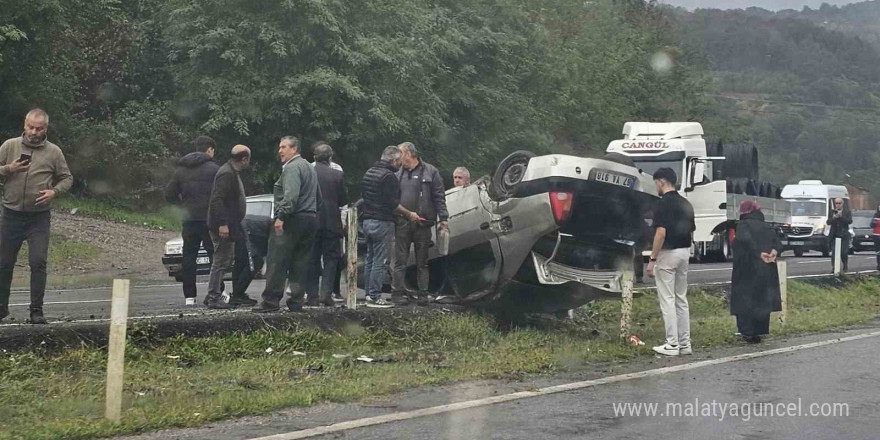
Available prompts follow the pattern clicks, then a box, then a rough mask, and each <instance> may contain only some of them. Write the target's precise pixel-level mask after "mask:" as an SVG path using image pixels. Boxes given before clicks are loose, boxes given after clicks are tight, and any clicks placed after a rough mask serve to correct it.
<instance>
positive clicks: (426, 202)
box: [391, 142, 449, 305]
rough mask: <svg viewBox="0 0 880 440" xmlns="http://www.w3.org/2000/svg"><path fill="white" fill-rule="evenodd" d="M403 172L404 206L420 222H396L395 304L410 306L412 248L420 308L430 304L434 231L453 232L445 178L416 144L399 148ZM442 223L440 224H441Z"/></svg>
mask: <svg viewBox="0 0 880 440" xmlns="http://www.w3.org/2000/svg"><path fill="white" fill-rule="evenodd" d="M398 147H399V148H400V161H401V165H402V168H401V169H400V171H398V172H397V178H398V180H399V182H400V205H401V206H402V207H403V208H405V209H406V210H408V211H412V212H414V213H416V216H414V217H418V219H416V220H413V219H412V218H406V217H400V216H398V217H397V219H396V229H395V235H394V242H395V245H394V271H393V272H392V287H391V301H392V302H394V303H395V304H407V303H409V298H408V297H410V296H412V295H410V294H409V292H408V291H407V289H406V281H405V278H406V264H407V261H408V260H409V249H410V246H413V245H414V247H415V252H416V274H417V280H418V291H417V292H415V297H416V301H417V304H419V305H427V304H428V281H429V280H428V248H429V247H430V246H431V228H433V227H434V225H437V226H438V227H439V228H440V229H445V230H447V231H448V230H449V222H448V219H449V213H448V212H447V210H446V188H445V187H444V186H443V178H442V177H440V172H439V171H438V170H437V168H436V167H434V166H433V165H431V164H429V163H427V162H425V161H423V160H422V159H421V157H420V155H419V150H418V149H417V148H416V146H415V145H413V143H412V142H404V143H402V144H400V145H398ZM438 222H439V223H438Z"/></svg>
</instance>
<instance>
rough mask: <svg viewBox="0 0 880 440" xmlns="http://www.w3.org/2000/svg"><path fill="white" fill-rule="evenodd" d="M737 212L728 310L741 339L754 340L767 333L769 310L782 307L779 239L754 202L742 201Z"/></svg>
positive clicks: (758, 339) (780, 248)
mask: <svg viewBox="0 0 880 440" xmlns="http://www.w3.org/2000/svg"><path fill="white" fill-rule="evenodd" d="M739 212H740V218H739V223H738V224H737V226H736V240H735V241H734V242H733V275H732V276H731V279H730V281H731V288H730V313H731V314H732V315H736V327H737V329H738V330H739V332H740V334H741V335H742V336H743V338H745V340H746V341H747V342H750V343H757V342H761V336H762V335H766V334H768V333H770V313H771V312H774V311H779V310H782V299H781V296H780V292H779V273H778V272H777V270H776V257H777V256H778V255H779V254H781V253H782V242H781V241H780V240H779V237H778V236H777V235H776V231H775V230H774V229H773V227H772V226H770V225H769V224H768V223H766V222H765V221H764V214H763V213H762V212H761V207H760V206H758V204H757V203H755V202H753V201H750V200H749V201H745V202H743V203H742V204H741V205H740V207H739Z"/></svg>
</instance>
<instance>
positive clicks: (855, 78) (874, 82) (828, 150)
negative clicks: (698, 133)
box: [673, 2, 880, 194]
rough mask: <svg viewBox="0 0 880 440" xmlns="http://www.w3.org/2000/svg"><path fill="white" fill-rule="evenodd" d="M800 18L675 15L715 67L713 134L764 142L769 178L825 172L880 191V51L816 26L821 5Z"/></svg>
mask: <svg viewBox="0 0 880 440" xmlns="http://www.w3.org/2000/svg"><path fill="white" fill-rule="evenodd" d="M878 5H880V2H870V4H861V5H852V6H851V7H850V8H855V7H857V6H859V7H861V8H868V7H870V8H877V9H878V10H880V6H878ZM822 10H824V11H825V14H826V15H830V14H831V12H833V11H837V13H838V15H840V16H841V17H843V16H849V15H850V14H852V12H851V11H852V9H847V8H846V7H844V8H830V9H829V8H827V7H826V8H822ZM832 10H833V11H832ZM844 10H847V11H850V12H847V14H844V13H843V11H844ZM799 14H800V13H798V14H795V13H794V11H783V12H779V13H772V12H769V11H765V10H761V9H758V8H751V9H749V10H731V11H720V10H697V11H695V12H693V13H690V12H686V11H683V10H681V9H678V10H675V11H674V12H673V15H674V17H675V22H676V29H677V32H678V39H679V44H680V45H681V46H682V48H683V49H684V50H685V52H688V53H691V54H692V56H693V57H694V58H696V59H698V60H699V61H697V62H699V63H702V65H703V66H704V67H705V68H707V69H708V70H709V71H710V72H711V77H712V80H713V86H714V92H713V93H714V95H713V96H714V97H716V98H717V101H716V105H717V108H716V109H715V111H714V114H713V115H710V116H708V117H707V118H706V125H707V133H712V134H715V135H718V136H720V137H722V138H724V139H727V140H731V141H752V142H755V143H756V144H757V145H758V147H759V149H760V150H761V152H762V170H763V173H762V174H763V178H765V179H769V180H774V181H776V182H777V183H790V182H793V181H796V180H799V179H803V178H820V179H823V180H826V181H829V182H837V183H843V182H850V183H853V184H856V185H858V186H864V187H868V188H870V189H871V190H872V192H874V193H875V194H877V193H880V182H878V180H877V179H876V178H875V176H877V175H878V173H880V49H878V47H877V46H874V45H873V44H871V43H869V42H867V41H866V40H865V39H863V38H862V37H861V36H859V35H854V34H855V33H851V32H843V31H840V30H834V29H830V26H823V25H820V24H817V23H815V22H814V21H815V20H819V17H821V16H820V15H819V11H811V10H805V11H803V13H802V14H804V16H810V17H812V19H811V20H807V19H803V18H799ZM852 23H856V22H855V21H853V22H852ZM872 24H875V23H872ZM853 26H855V24H853Z"/></svg>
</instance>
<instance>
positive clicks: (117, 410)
mask: <svg viewBox="0 0 880 440" xmlns="http://www.w3.org/2000/svg"><path fill="white" fill-rule="evenodd" d="M129 287H130V282H129V280H113V299H112V302H111V305H110V342H109V344H108V347H107V395H106V411H105V413H104V416H105V417H106V418H107V420H110V421H112V422H115V423H119V422H120V421H121V420H122V374H123V369H124V367H125V331H126V328H127V326H128V292H129Z"/></svg>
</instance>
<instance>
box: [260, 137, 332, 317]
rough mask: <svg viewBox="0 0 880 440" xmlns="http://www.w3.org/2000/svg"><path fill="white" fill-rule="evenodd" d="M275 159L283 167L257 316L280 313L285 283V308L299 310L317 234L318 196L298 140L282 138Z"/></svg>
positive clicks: (310, 170)
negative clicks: (286, 293)
mask: <svg viewBox="0 0 880 440" xmlns="http://www.w3.org/2000/svg"><path fill="white" fill-rule="evenodd" d="M278 156H279V158H280V159H281V163H283V164H284V165H283V166H282V168H281V177H279V178H278V181H276V182H275V189H274V197H275V213H274V219H275V223H274V227H273V231H272V237H271V238H270V239H269V256H268V258H267V262H266V264H267V267H266V289H265V290H264V291H263V302H262V303H260V305H259V306H257V307H256V308H254V309H253V311H254V312H257V313H267V312H274V311H277V310H279V309H280V307H281V306H280V303H281V299H282V298H283V297H284V281H285V280H288V281H289V284H290V298H289V299H288V300H287V308H288V309H290V311H292V312H297V311H300V310H302V298H303V295H304V294H305V285H306V282H307V279H306V276H307V274H308V271H307V268H308V264H309V256H310V255H311V253H312V246H313V245H314V241H315V234H316V233H317V231H318V210H319V209H320V208H321V193H320V189H319V188H318V176H317V174H316V173H315V169H314V168H312V166H311V165H309V163H308V162H307V161H306V160H305V159H303V158H302V156H300V143H299V139H298V138H296V137H294V136H285V137H283V138H281V142H280V143H279V144H278Z"/></svg>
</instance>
